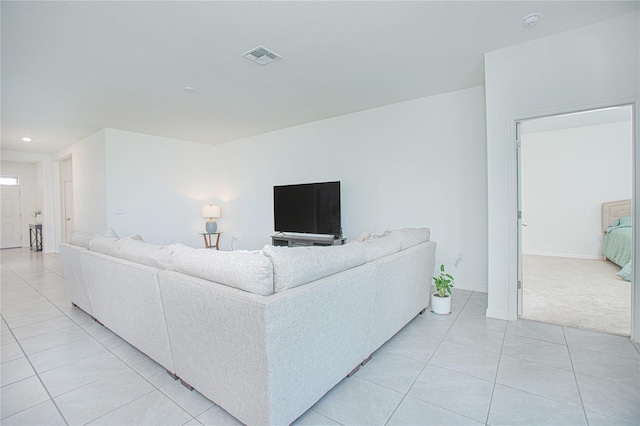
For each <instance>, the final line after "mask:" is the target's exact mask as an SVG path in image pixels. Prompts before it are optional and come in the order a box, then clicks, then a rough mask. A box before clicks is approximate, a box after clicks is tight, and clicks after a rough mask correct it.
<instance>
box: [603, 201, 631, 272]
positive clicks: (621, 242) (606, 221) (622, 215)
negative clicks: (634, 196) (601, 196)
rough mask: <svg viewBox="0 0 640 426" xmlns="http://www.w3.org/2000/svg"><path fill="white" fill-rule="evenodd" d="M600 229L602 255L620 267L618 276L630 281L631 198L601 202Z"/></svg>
mask: <svg viewBox="0 0 640 426" xmlns="http://www.w3.org/2000/svg"><path fill="white" fill-rule="evenodd" d="M602 231H603V232H604V238H603V240H602V255H603V256H604V257H605V258H606V259H608V260H610V261H612V262H613V263H615V264H616V265H618V266H620V268H622V269H620V272H618V274H617V275H618V276H619V277H620V278H622V279H623V280H626V281H631V258H632V246H633V236H632V218H631V200H621V201H611V202H608V203H602Z"/></svg>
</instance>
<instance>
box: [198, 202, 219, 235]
mask: <svg viewBox="0 0 640 426" xmlns="http://www.w3.org/2000/svg"><path fill="white" fill-rule="evenodd" d="M202 217H207V218H209V220H208V221H207V223H206V225H205V230H206V232H207V233H208V234H213V233H214V232H216V231H217V229H218V224H217V223H216V221H215V220H214V218H216V217H220V206H214V205H213V204H209V205H208V206H202Z"/></svg>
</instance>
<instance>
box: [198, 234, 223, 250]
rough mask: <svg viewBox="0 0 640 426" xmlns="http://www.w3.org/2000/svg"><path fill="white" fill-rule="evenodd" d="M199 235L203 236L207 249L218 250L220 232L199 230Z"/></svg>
mask: <svg viewBox="0 0 640 426" xmlns="http://www.w3.org/2000/svg"><path fill="white" fill-rule="evenodd" d="M200 235H202V236H203V238H204V247H205V248H208V249H212V248H215V249H216V250H220V232H201V233H200ZM214 235H215V243H214V242H213V238H214V237H213V236H214Z"/></svg>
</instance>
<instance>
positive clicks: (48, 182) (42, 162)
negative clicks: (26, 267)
mask: <svg viewBox="0 0 640 426" xmlns="http://www.w3.org/2000/svg"><path fill="white" fill-rule="evenodd" d="M0 155H1V158H2V160H4V161H12V162H17V163H28V164H33V165H34V167H35V173H36V175H35V178H34V180H35V186H36V188H34V191H35V193H36V194H37V195H36V197H37V199H38V202H39V204H37V203H36V207H35V208H33V210H35V209H40V210H42V215H43V218H42V250H43V251H44V252H45V253H50V252H55V251H56V247H57V244H56V241H57V240H56V235H55V234H56V229H57V227H56V226H55V223H56V220H57V216H56V210H55V206H54V185H53V182H54V170H53V158H52V156H51V155H48V154H34V153H31V152H20V151H2V153H1V154H0ZM40 194H41V195H40ZM38 197H39V198H38ZM24 214H25V212H24V211H23V215H24ZM29 214H31V212H29ZM23 218H24V216H23ZM27 219H28V217H27ZM23 220H24V219H23ZM27 225H28V223H27ZM24 238H26V244H27V245H28V244H29V239H28V238H29V234H28V233H27V234H26V236H25V235H24V234H23V246H24V245H25V240H24Z"/></svg>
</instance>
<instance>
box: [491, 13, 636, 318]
mask: <svg viewBox="0 0 640 426" xmlns="http://www.w3.org/2000/svg"><path fill="white" fill-rule="evenodd" d="M639 22H640V21H639V17H638V13H633V14H629V15H625V16H621V17H618V18H615V19H611V20H607V21H603V22H600V23H597V24H594V25H590V26H586V27H581V28H578V29H575V30H572V31H567V32H563V33H560V34H556V35H553V36H549V37H545V38H541V39H537V40H533V41H531V42H527V43H523V44H520V45H516V46H512V47H508V48H505V49H501V50H497V51H494V52H490V53H487V54H486V55H485V81H486V102H487V103H486V108H487V165H488V215H489V216H488V224H489V229H488V232H489V244H488V253H489V275H488V282H489V305H488V309H487V315H489V316H491V317H496V318H504V319H510V320H515V319H516V317H517V287H516V283H517V267H516V266H517V234H516V229H517V228H516V226H517V215H516V211H517V198H516V181H517V180H516V168H515V158H516V155H515V142H514V141H515V120H516V119H523V118H531V117H537V116H544V115H551V114H555V113H562V112H570V111H576V110H582V109H590V108H595V107H600V106H608V105H615V104H620V103H627V102H637V101H638V92H639V91H638V75H639V73H640V70H639V68H638V52H639V51H640V49H639V47H638V39H639V34H638V28H639V25H638V23H639ZM636 144H637V134H636ZM637 176H638V175H636V178H637ZM637 188H638V186H637V185H636V190H637ZM638 252H640V250H636V253H638ZM636 260H640V258H637V259H636ZM636 264H640V262H636ZM636 272H637V270H636ZM639 281H640V280H636V283H635V284H636V285H638V282H639ZM639 300H640V299H639ZM636 303H637V301H636Z"/></svg>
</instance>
